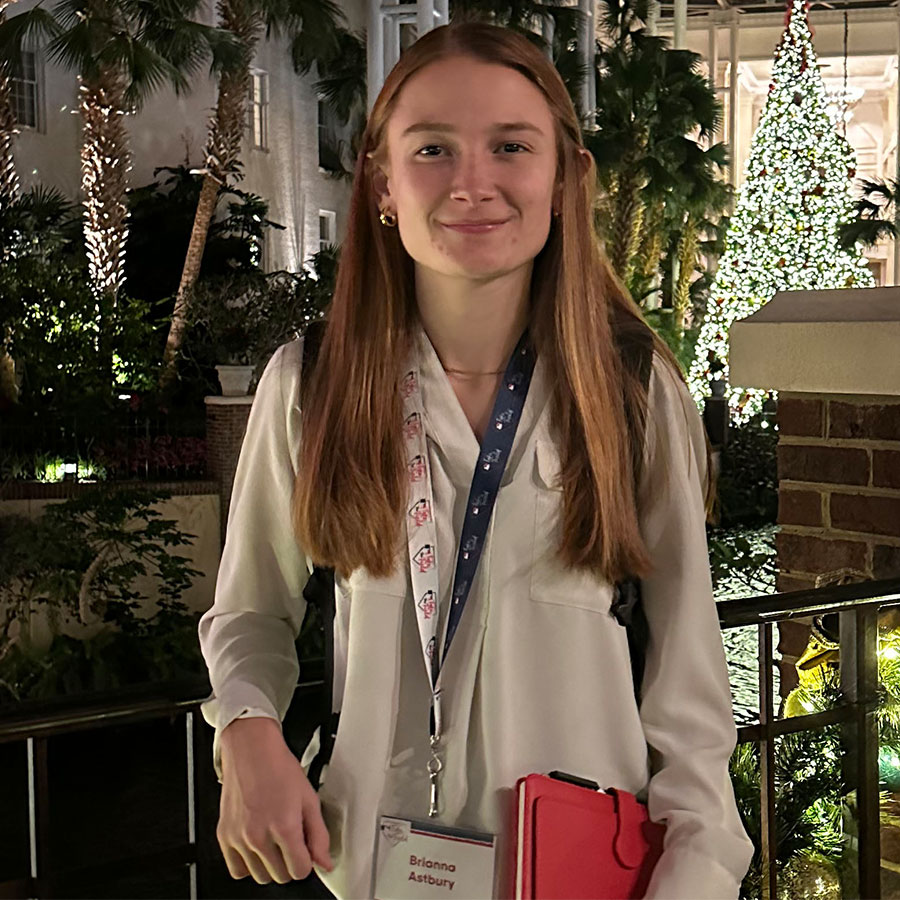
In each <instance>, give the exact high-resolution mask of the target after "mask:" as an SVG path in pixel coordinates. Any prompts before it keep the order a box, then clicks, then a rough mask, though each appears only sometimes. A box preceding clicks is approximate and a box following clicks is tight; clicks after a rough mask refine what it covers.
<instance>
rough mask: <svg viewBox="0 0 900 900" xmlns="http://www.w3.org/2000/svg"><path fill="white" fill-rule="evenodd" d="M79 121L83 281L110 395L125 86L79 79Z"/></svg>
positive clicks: (123, 236)
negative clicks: (91, 299) (91, 300)
mask: <svg viewBox="0 0 900 900" xmlns="http://www.w3.org/2000/svg"><path fill="white" fill-rule="evenodd" d="M78 91H79V95H80V98H81V99H80V107H79V108H80V112H81V121H82V142H81V191H82V194H83V204H84V244H85V250H86V252H87V261H88V276H89V278H90V281H91V286H92V288H93V291H94V295H95V297H96V300H97V312H98V319H99V323H98V324H99V331H98V339H97V357H98V361H97V366H98V369H99V370H100V374H101V378H102V382H103V384H104V386H105V388H107V389H108V390H109V391H110V392H111V391H112V385H113V371H112V366H113V343H112V339H113V330H114V323H113V319H114V317H115V312H116V302H117V297H118V294H119V290H120V288H121V287H122V284H123V282H124V281H125V242H126V241H127V239H128V206H127V204H126V202H125V192H126V190H127V188H128V172H129V171H130V170H131V154H130V152H129V149H128V132H127V131H126V129H125V115H126V112H125V85H124V82H123V79H122V76H121V75H120V74H119V73H118V72H115V71H113V70H111V69H106V70H105V71H102V72H101V73H100V75H99V77H98V78H97V80H96V81H95V82H92V83H90V84H88V83H87V82H85V81H83V80H81V79H80V78H79V88H78Z"/></svg>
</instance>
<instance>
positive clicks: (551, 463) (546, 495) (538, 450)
mask: <svg viewBox="0 0 900 900" xmlns="http://www.w3.org/2000/svg"><path fill="white" fill-rule="evenodd" d="M559 472H560V460H559V454H558V452H557V450H556V447H555V445H554V444H553V443H552V442H550V441H537V442H536V444H535V462H534V475H533V478H534V489H535V494H536V500H535V510H534V557H533V562H532V568H531V599H532V600H533V601H535V602H537V603H553V604H557V605H559V606H571V607H576V608H578V609H585V610H590V611H592V612H597V613H604V614H607V615H608V614H609V608H610V603H611V602H612V586H611V585H610V584H609V582H607V581H605V580H604V579H602V578H599V577H597V576H596V575H593V574H591V573H590V572H584V571H582V570H579V569H572V568H569V567H567V566H564V565H563V563H562V562H561V561H560V559H559V557H558V556H557V549H558V548H559V545H560V540H561V538H562V511H563V502H562V500H563V494H562V488H561V487H560V486H559Z"/></svg>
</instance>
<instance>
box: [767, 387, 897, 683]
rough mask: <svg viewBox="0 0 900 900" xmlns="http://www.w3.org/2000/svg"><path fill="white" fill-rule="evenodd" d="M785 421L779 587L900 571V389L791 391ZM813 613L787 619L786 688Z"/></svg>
mask: <svg viewBox="0 0 900 900" xmlns="http://www.w3.org/2000/svg"><path fill="white" fill-rule="evenodd" d="M778 427H779V435H780V437H779V443H778V479H779V489H778V523H779V525H780V526H781V533H780V534H779V535H778V538H777V549H778V589H779V590H780V591H790V590H800V589H803V588H812V587H816V586H817V581H819V582H825V583H829V582H834V581H837V580H839V578H840V573H841V570H845V571H844V575H845V579H844V580H846V581H862V580H866V579H872V578H888V577H891V576H893V575H897V574H898V573H900V398H898V397H889V398H873V397H865V396H848V395H846V394H843V395H836V394H813V393H783V394H782V395H781V396H780V399H779V403H778ZM829 576H830V577H829ZM808 621H809V620H808V619H806V620H799V619H798V620H795V621H792V622H785V623H782V625H781V626H780V629H779V630H780V632H781V640H780V643H779V650H780V651H781V652H782V653H783V654H784V663H783V665H782V694H783V695H785V694H786V693H787V691H788V690H790V688H791V687H793V686H794V685H795V684H796V683H797V678H796V672H795V670H794V668H793V664H794V662H796V659H797V657H798V656H799V655H800V654H801V653H802V652H803V650H804V649H805V647H806V643H807V639H808Z"/></svg>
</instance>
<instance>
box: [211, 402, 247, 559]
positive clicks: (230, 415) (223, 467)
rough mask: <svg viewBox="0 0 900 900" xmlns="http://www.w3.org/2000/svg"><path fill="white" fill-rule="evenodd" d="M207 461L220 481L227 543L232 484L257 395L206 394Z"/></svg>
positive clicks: (223, 522) (223, 541)
mask: <svg viewBox="0 0 900 900" xmlns="http://www.w3.org/2000/svg"><path fill="white" fill-rule="evenodd" d="M204 402H205V403H206V463H207V468H208V471H209V475H210V477H211V478H213V479H215V480H216V481H218V482H219V490H220V492H221V494H220V495H221V498H222V500H221V503H220V509H221V516H222V518H221V523H220V528H221V531H220V536H221V541H222V544H223V545H224V543H225V526H226V524H227V523H228V508H229V506H230V503H231V488H232V485H233V483H234V473H235V470H236V469H237V463H238V456H239V455H240V452H241V443H242V442H243V440H244V432H245V431H246V430H247V420H248V419H249V417H250V407H251V406H252V405H253V396H252V395H248V396H242V397H206V398H204Z"/></svg>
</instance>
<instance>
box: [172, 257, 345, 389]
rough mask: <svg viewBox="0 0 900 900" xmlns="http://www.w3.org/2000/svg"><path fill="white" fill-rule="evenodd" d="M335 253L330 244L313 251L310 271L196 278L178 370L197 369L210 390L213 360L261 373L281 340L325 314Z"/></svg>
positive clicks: (194, 370)
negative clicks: (248, 367)
mask: <svg viewBox="0 0 900 900" xmlns="http://www.w3.org/2000/svg"><path fill="white" fill-rule="evenodd" d="M337 255H338V251H337V250H336V248H333V247H329V248H326V249H325V250H322V251H320V252H319V253H317V254H315V256H314V257H313V258H312V270H313V271H311V272H310V271H306V270H303V271H301V272H298V273H296V274H294V273H291V272H271V273H269V274H267V275H263V274H262V273H254V272H245V273H234V274H231V275H225V276H221V277H218V278H209V279H206V280H205V281H201V282H199V283H198V284H197V285H196V286H195V287H194V288H193V289H192V297H191V302H190V306H189V309H190V316H189V319H188V332H187V335H186V337H185V341H184V345H183V349H182V367H181V371H182V373H188V372H191V373H192V374H193V375H199V377H200V378H201V379H202V380H204V381H205V382H206V383H207V385H208V387H209V388H210V389H212V390H215V389H216V388H215V380H214V375H213V374H212V372H211V369H212V367H213V366H215V365H217V364H232V365H252V366H253V367H254V369H255V374H256V376H257V377H258V376H259V375H260V374H262V370H263V368H264V367H265V364H266V363H267V362H268V360H269V357H270V356H271V355H272V354H273V353H274V352H275V350H277V349H278V347H279V346H280V345H281V344H284V343H286V342H288V341H290V340H293V339H294V338H296V337H298V336H299V335H300V334H301V333H302V332H303V330H304V328H305V327H306V325H307V324H308V323H309V322H311V321H314V320H316V319H318V318H321V316H322V315H323V314H324V311H325V308H326V306H327V305H328V303H329V302H330V300H331V294H332V292H333V290H334V277H335V273H336V267H337ZM183 377H185V375H184V374H183Z"/></svg>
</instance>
